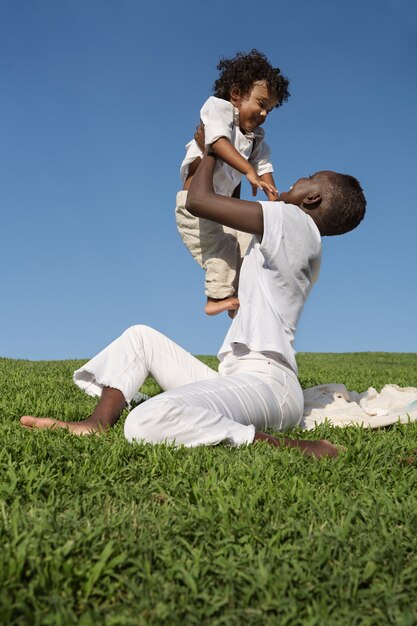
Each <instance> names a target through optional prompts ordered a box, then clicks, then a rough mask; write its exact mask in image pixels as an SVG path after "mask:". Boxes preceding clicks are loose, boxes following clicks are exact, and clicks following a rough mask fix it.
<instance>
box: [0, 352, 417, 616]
mask: <svg viewBox="0 0 417 626" xmlns="http://www.w3.org/2000/svg"><path fill="white" fill-rule="evenodd" d="M204 360H205V361H206V362H207V363H209V364H210V365H212V366H213V367H215V366H216V360H215V359H214V358H211V357H206V358H204ZM298 362H299V366H300V379H301V382H302V384H303V386H304V387H308V386H312V385H317V384H322V383H329V382H342V383H344V384H346V386H347V387H348V388H349V389H356V390H357V391H363V390H365V389H366V388H367V387H369V386H374V387H376V388H377V389H380V388H381V387H382V386H383V385H384V384H385V383H397V384H399V385H402V386H417V355H416V354H385V353H368V354H364V353H361V354H347V355H340V354H326V355H324V354H300V355H298ZM80 364H81V361H63V362H29V361H14V360H10V359H0V380H1V397H0V414H1V417H2V419H1V424H0V432H1V441H2V446H1V448H0V623H1V624H4V625H6V624H7V625H8V626H13V625H26V624H28V625H31V626H37V625H40V624H42V625H46V624H50V625H51V626H59V625H62V626H68V625H71V624H80V625H81V626H90V625H91V626H93V625H94V626H97V625H105V626H116V625H118V626H119V625H120V626H133V625H137V626H142V625H148V624H149V625H154V624H155V625H157V624H168V625H175V624H182V625H188V624H190V625H191V624H193V625H194V624H195V625H196V626H200V625H210V626H220V625H224V626H229V625H230V626H234V625H238V626H240V625H246V624H249V625H259V626H263V625H274V626H275V625H279V626H284V625H291V626H292V625H297V624H302V625H306V626H326V625H331V626H333V625H334V626H339V625H340V626H356V625H364V626H365V625H366V626H368V625H369V626H370V625H375V626H381V625H385V624H392V625H395V626H398V625H400V626H414V625H415V624H416V623H417V556H416V555H417V530H416V529H417V503H416V491H417V473H416V470H417V458H416V457H417V454H416V453H414V452H413V451H414V450H415V449H416V448H417V424H409V425H406V426H399V425H395V426H392V427H390V428H387V429H383V430H377V431H368V430H364V429H361V428H346V429H336V428H334V429H332V428H330V427H328V426H325V427H320V429H317V430H316V431H313V432H309V433H308V435H306V434H302V433H301V432H297V433H296V434H295V436H299V437H301V436H304V437H305V436H308V437H311V438H317V437H327V438H329V439H331V440H332V441H334V442H337V443H341V444H344V445H345V446H347V448H348V451H347V452H346V453H345V454H344V455H343V456H342V457H340V458H339V459H337V460H327V459H322V460H320V461H317V460H314V459H306V458H304V457H302V456H301V454H300V453H299V452H297V451H295V450H280V451H277V450H274V449H271V448H269V447H268V446H266V445H263V444H257V445H255V446H248V447H244V448H239V449H230V448H227V447H226V446H218V447H214V448H203V447H201V448H198V449H194V450H187V449H184V448H178V449H175V448H173V447H167V446H154V447H152V446H146V445H139V444H135V445H129V444H128V443H127V442H125V441H124V439H123V429H122V426H123V424H122V421H123V420H121V422H120V423H119V424H118V425H117V426H116V428H114V429H113V431H112V432H110V433H108V434H106V435H102V436H99V437H84V438H77V437H74V436H72V435H70V434H69V433H68V432H66V431H55V432H45V431H37V432H28V431H26V430H24V429H22V428H20V427H19V425H18V417H19V416H20V415H21V414H25V413H31V414H37V415H50V416H53V417H64V418H75V419H78V418H82V417H84V416H85V415H86V414H88V413H89V412H90V411H91V408H92V406H93V405H94V400H92V399H91V398H88V397H87V396H84V395H83V394H82V393H81V392H79V391H78V390H77V389H76V387H75V386H74V385H73V384H72V382H71V373H72V371H73V370H74V369H75V368H76V367H78V366H79V365H80ZM143 390H144V391H145V392H146V393H149V394H155V393H158V391H159V389H158V387H157V386H156V385H155V383H154V382H153V381H151V380H149V381H147V383H146V384H145V386H144V389H143Z"/></svg>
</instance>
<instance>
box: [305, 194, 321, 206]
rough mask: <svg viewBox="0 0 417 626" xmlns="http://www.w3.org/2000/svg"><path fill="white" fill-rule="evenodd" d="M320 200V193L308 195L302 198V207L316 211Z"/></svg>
mask: <svg viewBox="0 0 417 626" xmlns="http://www.w3.org/2000/svg"><path fill="white" fill-rule="evenodd" d="M321 200H322V197H321V193H319V192H318V191H317V192H316V193H310V194H309V195H308V196H306V197H305V198H304V200H303V206H305V208H306V209H309V210H310V211H311V210H312V209H317V207H318V206H320V204H321Z"/></svg>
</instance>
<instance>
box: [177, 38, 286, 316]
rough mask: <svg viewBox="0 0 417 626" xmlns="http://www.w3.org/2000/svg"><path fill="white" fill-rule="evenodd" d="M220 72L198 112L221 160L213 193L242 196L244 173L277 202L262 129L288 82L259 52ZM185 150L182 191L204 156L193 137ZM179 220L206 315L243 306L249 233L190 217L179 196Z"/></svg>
mask: <svg viewBox="0 0 417 626" xmlns="http://www.w3.org/2000/svg"><path fill="white" fill-rule="evenodd" d="M217 68H218V70H219V71H220V76H219V78H218V79H217V80H216V81H215V83H214V94H215V95H214V96H212V97H210V98H209V99H208V100H207V101H206V102H205V103H204V105H203V107H202V109H201V112H200V116H201V121H202V124H203V125H204V136H205V140H204V143H205V145H206V146H207V147H210V149H211V150H213V152H214V153H215V155H216V156H217V157H218V162H217V164H216V168H215V173H214V189H215V191H216V193H218V194H221V195H224V196H233V195H234V196H235V197H236V196H237V197H238V193H236V192H238V191H239V185H240V182H241V179H242V177H243V175H245V176H246V178H247V180H248V181H249V183H250V185H251V186H252V193H253V195H254V196H255V195H256V192H257V190H258V189H263V190H264V192H265V193H266V195H267V197H268V200H272V201H273V200H276V199H277V194H278V192H277V189H276V187H275V182H274V178H273V175H272V172H273V167H272V164H271V162H270V150H269V148H268V146H267V144H266V143H265V141H264V131H263V129H261V125H262V124H263V123H264V122H265V120H266V118H267V116H268V114H269V113H270V111H272V109H274V108H276V107H279V106H281V105H282V104H283V103H284V102H285V101H286V100H287V99H288V97H289V92H288V84H289V82H288V79H287V78H285V77H284V76H282V74H281V72H280V70H279V69H278V68H273V67H272V66H271V64H270V63H269V61H268V59H267V58H266V57H265V55H264V54H262V53H260V52H258V51H257V50H255V49H253V50H252V51H251V52H250V53H248V54H243V53H240V52H239V53H237V54H236V56H235V57H234V58H232V59H222V60H221V61H220V63H219V65H218V66H217ZM186 149H187V152H186V156H185V159H184V161H183V162H182V164H181V178H182V181H183V185H184V186H183V189H184V190H188V188H189V186H190V184H191V180H192V177H193V175H194V174H195V172H196V170H197V168H198V165H199V163H200V162H201V158H202V156H203V150H202V148H201V146H199V145H198V143H197V141H196V140H195V139H194V140H193V141H191V142H189V143H188V144H187V146H186ZM176 220H177V227H178V230H179V232H180V235H181V238H182V240H183V242H184V244H185V245H186V246H187V248H188V249H189V251H190V252H191V254H192V255H193V257H194V258H195V260H196V261H197V262H198V263H199V264H200V265H201V267H203V269H204V270H205V272H206V277H205V292H206V296H207V303H206V306H205V312H206V313H207V314H208V315H216V314H217V313H220V312H222V311H229V312H231V311H235V310H236V309H237V308H238V306H239V302H238V299H237V297H236V293H237V284H238V278H239V270H240V265H241V262H242V259H243V257H244V255H245V253H246V250H247V248H248V246H249V243H250V241H251V238H252V237H251V235H248V234H247V233H241V232H239V231H236V230H233V229H230V228H227V227H224V226H222V225H221V224H216V223H214V222H210V221H208V220H204V219H198V218H196V217H194V216H192V215H191V214H190V213H189V212H188V211H187V210H186V209H185V199H184V194H183V193H181V192H180V193H179V194H178V196H177V207H176Z"/></svg>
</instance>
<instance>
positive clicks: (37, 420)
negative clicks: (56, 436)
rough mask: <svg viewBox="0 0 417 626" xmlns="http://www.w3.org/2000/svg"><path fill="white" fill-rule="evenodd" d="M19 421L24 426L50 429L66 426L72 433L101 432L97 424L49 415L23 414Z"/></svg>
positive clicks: (88, 433)
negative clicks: (68, 420) (66, 419)
mask: <svg viewBox="0 0 417 626" xmlns="http://www.w3.org/2000/svg"><path fill="white" fill-rule="evenodd" d="M20 423H21V425H22V426H23V427H24V428H41V429H44V428H46V429H51V430H54V429H55V428H66V429H67V430H69V431H70V432H71V433H73V434H74V435H93V434H95V433H98V432H103V429H102V428H100V427H99V426H98V425H97V424H94V423H92V422H89V421H88V419H87V420H83V421H81V422H64V421H63V420H56V419H52V418H51V417H33V416H32V415H23V416H22V417H21V418H20Z"/></svg>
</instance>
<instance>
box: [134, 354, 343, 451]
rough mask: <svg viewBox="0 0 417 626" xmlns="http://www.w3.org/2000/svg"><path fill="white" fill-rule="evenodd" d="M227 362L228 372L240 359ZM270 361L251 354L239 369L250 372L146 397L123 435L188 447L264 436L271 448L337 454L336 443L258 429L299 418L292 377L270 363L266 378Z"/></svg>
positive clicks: (287, 424)
mask: <svg viewBox="0 0 417 626" xmlns="http://www.w3.org/2000/svg"><path fill="white" fill-rule="evenodd" d="M238 360H239V359H237V361H238ZM232 361H233V359H232V360H231V361H230V360H229V364H228V365H229V367H228V368H226V370H227V371H229V372H232V371H233V369H235V370H236V369H237V370H238V369H239V368H240V369H242V363H237V364H236V363H235V364H234V363H233V362H232ZM235 365H236V367H235ZM269 365H271V363H270V362H266V361H265V360H263V359H261V360H260V361H259V359H254V360H253V363H252V365H250V364H249V363H248V361H247V360H246V361H245V363H244V365H243V369H244V370H248V368H250V367H252V369H253V370H254V371H256V374H255V375H254V374H248V373H230V374H228V375H223V376H219V377H218V378H216V379H213V380H206V381H199V382H196V383H192V384H189V385H186V386H184V387H180V388H177V389H175V390H172V391H169V392H166V393H163V394H160V395H159V396H155V397H154V398H151V399H150V400H148V401H147V402H145V403H144V404H141V405H140V406H137V407H136V408H135V409H133V411H132V412H131V413H130V414H129V415H128V417H127V419H126V422H125V436H126V438H127V439H128V440H129V441H143V442H146V443H152V444H155V443H163V442H166V443H175V444H177V445H185V446H189V447H194V446H198V445H214V444H217V443H220V442H227V443H230V444H232V445H241V444H249V443H252V442H254V441H265V442H267V443H268V444H269V445H272V446H274V447H280V446H289V447H297V448H299V449H300V450H301V451H302V452H303V453H304V454H306V455H314V456H317V457H319V456H336V455H337V448H336V447H335V446H332V445H331V444H329V443H328V442H325V441H321V442H310V441H308V442H307V441H306V442H304V441H299V440H291V439H277V438H274V437H272V436H270V435H265V434H264V433H263V432H262V430H263V429H265V428H267V427H273V428H275V429H276V430H279V429H282V428H288V427H291V426H293V425H295V424H297V423H299V421H300V420H301V417H302V406H303V398H302V392H301V387H300V386H299V384H298V382H297V380H296V377H294V376H290V377H289V378H290V382H289V383H288V380H287V377H286V371H288V368H285V367H284V368H281V370H280V368H278V369H276V368H274V365H272V374H273V376H272V380H271V368H270V367H269ZM223 369H224V368H223ZM294 379H295V382H296V384H294Z"/></svg>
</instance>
